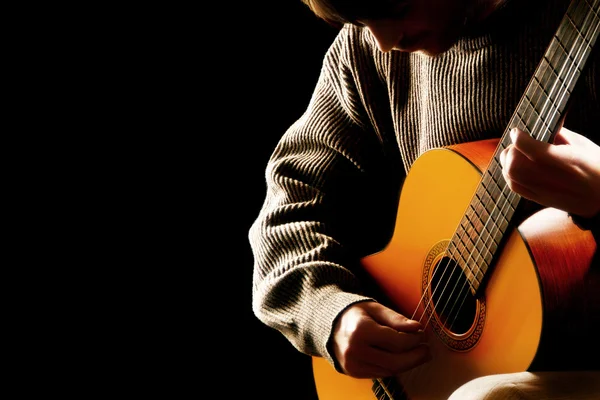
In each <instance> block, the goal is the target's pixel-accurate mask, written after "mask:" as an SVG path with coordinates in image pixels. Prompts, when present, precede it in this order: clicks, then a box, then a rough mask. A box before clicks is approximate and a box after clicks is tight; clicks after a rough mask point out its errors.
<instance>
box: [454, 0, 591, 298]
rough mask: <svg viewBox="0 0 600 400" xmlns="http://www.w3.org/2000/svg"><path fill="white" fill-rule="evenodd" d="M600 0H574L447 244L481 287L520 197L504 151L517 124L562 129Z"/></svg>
mask: <svg viewBox="0 0 600 400" xmlns="http://www.w3.org/2000/svg"><path fill="white" fill-rule="evenodd" d="M599 10H600V0H573V1H572V2H571V4H570V5H569V8H568V9H567V12H566V14H565V16H564V17H563V19H562V21H561V23H560V25H559V28H558V29H557V31H556V33H555V35H554V37H553V39H552V41H551V43H550V44H549V46H548V48H547V50H546V52H545V54H544V56H543V58H542V60H541V62H540V63H539V65H538V67H537V69H536V71H535V74H534V76H533V77H532V79H531V81H530V82H529V84H528V86H527V89H526V91H525V93H524V95H523V96H522V98H521V100H520V102H519V104H518V105H517V108H516V110H515V112H514V114H513V116H512V118H511V120H510V123H509V124H508V126H507V128H506V130H505V132H504V135H503V136H502V138H501V139H500V142H499V145H498V148H497V149H496V152H495V154H494V157H492V159H491V161H490V164H489V166H488V168H487V169H486V171H484V172H483V175H482V178H481V181H480V183H479V185H478V187H477V189H476V191H475V194H474V196H473V198H472V200H471V203H470V204H469V206H468V208H467V210H466V212H465V214H464V216H463V218H462V220H461V222H460V225H459V227H458V229H457V230H456V232H455V234H454V236H453V237H452V239H451V241H450V244H449V246H448V254H449V255H450V256H451V257H452V258H453V259H454V260H455V261H456V262H457V263H458V264H459V265H460V266H461V267H462V269H463V270H464V271H465V273H466V276H467V279H468V281H469V283H470V285H471V290H472V292H473V293H475V292H477V290H478V289H479V287H480V285H481V283H482V282H483V281H484V279H485V277H486V273H487V272H488V271H489V270H490V267H491V265H492V263H493V261H494V259H495V258H494V257H495V255H496V253H497V250H498V248H499V246H500V245H501V242H502V239H503V237H504V234H505V233H506V231H507V229H508V228H509V226H510V223H511V219H512V217H513V216H514V214H515V211H516V209H517V206H518V205H519V203H520V201H521V196H519V195H518V194H516V193H514V192H513V191H512V190H510V188H509V187H508V186H507V185H506V183H505V181H504V178H503V176H502V170H501V166H500V158H499V157H500V153H501V152H502V151H503V150H504V149H505V148H506V147H507V146H508V145H509V144H510V143H511V140H510V136H509V133H510V130H511V128H513V127H517V128H519V129H521V130H523V131H525V132H528V133H529V134H530V135H531V136H532V137H534V138H535V139H537V140H540V141H543V142H548V143H550V142H551V141H553V140H554V135H555V134H556V132H557V130H558V129H559V128H560V124H561V121H562V119H563V116H564V115H565V111H566V109H567V105H568V103H569V99H570V97H571V94H572V93H573V90H574V88H575V85H576V84H577V81H578V78H579V76H580V75H581V72H582V70H583V68H584V66H585V63H586V61H587V59H588V57H589V55H590V53H591V51H592V48H593V47H594V45H595V43H596V39H597V38H598V32H599V31H600V16H599V13H600V11H599Z"/></svg>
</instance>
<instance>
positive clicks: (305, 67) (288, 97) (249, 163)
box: [216, 0, 337, 400]
mask: <svg viewBox="0 0 600 400" xmlns="http://www.w3.org/2000/svg"><path fill="white" fill-rule="evenodd" d="M265 3H266V2H265ZM265 3H263V2H252V3H251V4H250V3H246V2H244V4H245V5H244V6H242V7H247V10H242V11H240V12H239V13H236V15H238V18H239V20H236V21H235V26H236V30H237V31H238V35H234V37H235V39H233V40H231V41H230V42H229V45H228V46H226V47H225V49H226V50H227V55H226V56H225V60H227V62H228V65H227V70H226V71H227V74H226V77H224V78H223V84H224V85H225V86H228V85H231V89H230V90H228V93H229V94H228V95H226V96H225V98H224V104H227V106H228V109H230V110H231V117H232V118H231V122H232V123H233V126H231V127H228V128H227V132H225V133H224V135H223V140H224V141H226V145H227V143H228V142H229V141H230V140H235V141H236V143H235V149H236V152H235V153H234V154H232V157H233V158H232V160H231V163H232V164H233V165H230V166H229V167H228V168H232V169H233V171H236V172H231V174H232V175H228V176H229V177H232V176H233V174H234V173H239V172H241V173H242V175H241V176H240V177H239V178H237V179H236V180H235V181H234V182H231V181H230V182H228V185H227V188H226V194H225V197H224V198H226V199H228V200H229V201H233V202H234V203H235V204H237V206H233V207H227V210H228V211H227V212H232V211H233V213H234V214H233V215H232V216H233V218H232V219H231V221H232V223H231V225H230V226H229V228H230V231H229V233H228V234H227V237H228V238H229V239H228V240H226V242H227V247H228V249H224V253H225V254H233V255H235V256H238V257H241V258H240V260H239V261H238V262H236V263H230V262H227V263H225V264H226V265H222V266H221V267H222V268H223V276H222V279H226V280H230V281H231V283H233V284H234V287H233V288H232V289H233V290H234V291H235V292H236V293H238V294H239V296H235V300H234V301H233V302H232V303H230V304H231V306H230V308H229V310H230V311H231V312H233V313H234V314H235V322H234V324H235V331H236V332H237V333H238V334H239V335H238V336H235V335H234V336H232V335H228V334H225V335H224V337H226V338H230V339H227V340H228V343H225V344H224V348H225V349H227V350H226V351H225V353H229V355H228V356H227V361H229V362H230V363H231V364H228V363H227V362H225V363H224V364H223V365H224V368H223V372H225V371H227V372H228V373H231V372H233V374H234V375H233V376H235V377H236V378H235V380H234V381H233V382H231V384H230V385H227V383H226V382H225V385H226V386H227V392H228V393H229V394H228V395H226V396H225V397H226V398H245V397H248V398H260V399H307V400H308V399H314V398H315V392H314V386H313V385H314V384H313V380H312V370H311V365H310V362H311V359H310V357H308V356H305V355H302V354H300V353H299V352H297V351H296V349H294V348H293V347H292V345H291V344H290V343H289V342H287V340H286V339H285V338H284V337H283V336H282V335H281V334H280V333H278V332H276V331H274V330H272V329H271V328H267V327H266V326H264V325H262V323H260V322H259V321H258V319H256V317H255V316H254V314H253V313H252V309H251V301H252V298H251V284H252V283H251V282H252V262H253V259H252V254H251V252H250V247H249V244H248V239H247V235H248V229H249V227H250V224H251V223H252V222H253V221H254V218H255V217H256V215H257V213H258V211H259V208H260V206H261V203H262V201H263V199H264V193H265V184H264V169H265V166H266V162H267V158H268V157H269V155H270V153H271V152H272V150H273V148H274V146H275V144H276V142H277V140H278V139H279V137H280V136H281V135H282V134H283V132H284V131H285V129H286V128H287V127H288V126H289V125H290V124H291V123H293V122H294V121H295V120H296V119H297V118H298V117H300V115H301V113H302V112H303V111H304V109H305V108H306V106H307V105H308V101H309V99H310V96H311V94H312V90H313V88H314V86H315V83H316V80H317V77H318V74H319V70H320V67H321V62H322V57H323V55H324V54H325V51H326V49H327V47H328V46H329V45H330V43H331V41H332V40H333V37H334V35H335V34H336V33H337V31H336V30H335V29H334V28H333V27H331V26H329V25H327V24H326V23H325V22H323V21H322V20H319V19H318V18H317V17H315V16H314V15H313V14H312V13H311V12H310V10H309V9H308V8H307V7H306V6H305V5H304V4H302V3H301V1H300V0H292V1H279V2H275V5H273V4H265ZM221 50H224V49H221ZM228 56H230V57H231V58H229V57H228ZM232 137H233V138H234V139H232ZM223 168H224V171H223V172H225V173H226V174H227V173H228V172H226V171H225V169H226V168H227V167H226V166H224V167H223ZM221 239H224V238H221ZM220 259H221V260H222V261H224V260H223V258H222V257H220ZM230 268H232V269H233V270H230ZM217 319H220V318H217ZM221 320H222V319H221ZM225 320H226V321H228V322H226V323H229V324H231V323H232V322H233V320H232V319H229V318H225ZM216 334H217V335H219V332H216ZM221 339H223V338H221ZM229 340H230V342H229ZM226 376H227V375H226ZM229 376H231V375H229ZM237 380H240V381H241V382H244V383H241V382H239V383H241V385H240V384H238V383H236V381H237ZM231 390H233V391H237V392H238V396H234V395H233V394H232V393H231V392H230V391H231Z"/></svg>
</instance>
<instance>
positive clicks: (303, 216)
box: [249, 0, 600, 362]
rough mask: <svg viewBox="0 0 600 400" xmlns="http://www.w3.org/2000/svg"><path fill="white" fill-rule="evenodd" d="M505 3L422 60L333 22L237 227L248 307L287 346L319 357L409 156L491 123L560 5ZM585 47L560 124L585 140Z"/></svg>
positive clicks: (592, 69) (588, 82)
mask: <svg viewBox="0 0 600 400" xmlns="http://www.w3.org/2000/svg"><path fill="white" fill-rule="evenodd" d="M513 3H515V4H514V5H511V6H509V7H508V8H507V9H505V10H504V11H503V12H501V13H499V14H498V15H496V16H495V17H493V18H492V20H490V21H489V22H488V23H486V24H485V29H486V30H485V31H484V32H478V33H472V34H471V35H469V36H467V37H464V38H462V39H461V40H460V41H459V42H458V43H457V44H456V45H455V46H454V47H453V48H452V49H450V50H449V51H448V52H447V53H445V54H442V55H440V56H437V57H433V58H432V57H428V56H424V55H420V54H406V53H401V52H397V51H392V52H390V53H385V54H384V53H381V52H380V51H379V50H378V49H377V47H376V45H375V42H374V40H373V37H372V36H371V35H370V33H369V32H368V30H366V29H362V28H360V27H356V26H350V25H349V26H345V27H344V28H342V29H341V30H340V32H339V34H338V36H337V38H336V39H335V41H334V42H333V44H332V45H331V47H330V48H329V50H328V52H327V54H326V56H325V58H324V62H323V65H322V70H321V74H320V78H319V79H318V82H317V84H316V87H315V89H314V94H313V96H312V98H311V100H310V102H309V104H308V106H307V108H306V111H305V112H304V114H303V115H302V116H300V118H299V119H298V120H297V121H296V122H295V123H294V124H293V125H292V126H291V127H290V128H289V129H288V130H287V132H285V134H284V135H283V137H282V138H281V140H280V142H279V143H278V145H277V147H276V149H275V150H274V152H273V154H272V157H271V158H270V160H268V164H267V167H266V189H267V191H266V197H265V201H264V205H263V207H262V209H261V211H260V214H259V215H258V217H257V219H256V221H255V223H254V224H253V226H252V227H251V229H250V232H249V239H250V244H251V248H252V251H253V254H254V257H255V263H254V280H253V310H254V312H255V314H256V316H257V317H258V318H259V319H260V320H261V321H262V322H264V323H265V324H266V325H268V326H271V327H273V328H274V329H277V330H279V331H280V332H281V333H282V334H283V335H285V336H286V337H287V338H288V340H289V341H290V342H291V343H292V344H293V345H294V346H295V347H296V348H297V349H298V350H299V351H301V352H303V353H306V354H309V355H317V356H323V357H326V358H327V359H328V360H329V361H330V362H333V358H332V356H331V354H330V353H329V352H328V349H327V342H328V339H329V337H330V334H331V330H332V327H333V324H334V322H335V319H336V317H337V316H338V314H339V313H340V312H341V311H342V310H344V309H345V308H346V307H348V306H349V305H350V304H352V303H355V302H358V301H362V300H365V299H367V298H370V297H369V296H370V293H371V292H369V291H367V289H366V287H365V286H364V285H363V282H364V280H363V278H364V277H361V275H364V272H363V271H361V269H360V266H359V264H358V263H357V261H358V260H359V259H360V257H362V256H365V255H368V254H370V253H372V252H373V251H375V250H376V249H378V248H381V246H382V245H383V244H384V242H385V241H386V237H387V236H386V235H387V234H388V233H389V230H390V229H391V228H392V226H391V223H392V222H393V218H394V215H395V214H394V213H395V211H396V207H397V196H398V192H399V190H400V188H401V184H402V180H403V178H404V177H405V175H406V173H407V171H408V170H409V168H410V166H411V164H412V163H413V162H414V161H415V159H416V158H417V157H419V155H421V154H422V153H423V152H424V151H426V150H428V149H431V148H434V147H440V146H445V145H449V144H453V143H458V142H464V141H473V140H479V139H485V138H491V137H499V136H500V135H502V133H503V132H504V130H505V128H506V127H507V124H508V121H509V120H510V118H511V116H512V113H513V111H514V109H515V107H516V105H517V103H518V101H519V99H520V97H521V95H522V94H523V92H524V90H525V88H526V85H527V84H528V82H529V80H530V78H531V76H532V75H533V72H534V70H535V68H536V67H537V65H538V63H539V61H540V59H541V57H542V55H543V53H544V51H545V50H546V47H547V45H548V44H549V43H550V40H551V38H552V36H553V34H554V32H555V30H556V27H557V26H558V24H559V22H560V19H561V18H562V16H563V14H564V11H565V10H566V7H567V5H568V2H567V1H565V0H547V1H544V0H540V1H538V3H541V4H542V7H541V8H539V7H538V8H533V7H531V9H529V10H527V9H523V8H520V9H519V8H516V7H523V6H521V5H517V4H516V3H527V4H529V5H530V6H531V5H532V4H533V3H534V2H533V1H530V0H528V1H527V2H513ZM597 48H598V46H596V51H595V53H594V54H593V55H592V57H591V58H590V61H589V62H588V69H587V71H586V73H585V74H584V75H583V76H582V78H581V79H580V84H579V89H581V93H578V96H581V98H579V97H577V99H576V101H574V104H573V107H571V110H570V112H569V114H568V118H567V122H566V124H565V125H566V126H568V127H569V128H571V129H572V130H575V131H577V132H579V133H582V134H585V135H587V136H588V137H590V138H592V140H594V141H595V142H597V143H599V142H600V119H599V118H600V104H599V103H600V99H599V95H598V93H599V90H600V88H599V80H598V78H599V75H600V60H599V57H598V54H599V53H600V51H597ZM573 98H574V100H575V96H573Z"/></svg>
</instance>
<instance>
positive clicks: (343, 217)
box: [249, 30, 401, 364]
mask: <svg viewBox="0 0 600 400" xmlns="http://www.w3.org/2000/svg"><path fill="white" fill-rule="evenodd" d="M349 41H351V40H350V39H348V33H347V32H346V31H345V30H342V31H341V32H340V34H339V35H338V37H337V38H336V40H335V41H334V43H333V44H332V46H331V47H330V48H329V50H328V52H327V54H326V56H325V58H324V62H323V65H322V69H321V73H320V76H319V79H318V82H317V85H316V87H315V89H314V92H313V95H312V97H311V100H310V102H309V104H308V107H307V109H306V110H305V112H304V114H303V115H302V116H301V117H300V118H299V119H298V120H297V121H296V122H295V123H294V124H293V125H292V126H290V127H289V129H288V130H287V131H286V132H285V133H284V135H283V136H282V138H281V139H280V141H279V142H278V144H277V146H276V148H275V150H274V152H273V154H272V155H271V157H270V159H269V160H268V164H267V167H266V196H265V200H264V203H263V205H262V208H261V210H260V212H259V214H258V217H257V218H256V220H255V221H254V223H253V224H252V226H251V228H250V232H249V240H250V245H251V248H252V252H253V255H254V274H253V287H252V293H253V301H252V307H253V311H254V313H255V315H256V316H257V317H258V318H259V319H260V320H261V321H262V322H264V323H265V324H266V325H268V326H270V327H272V328H274V329H276V330H278V331H280V332H281V333H282V334H283V335H284V336H285V337H286V338H287V339H288V340H289V341H290V342H291V343H292V344H293V345H294V346H295V347H296V349H298V350H300V351H301V352H303V353H306V354H308V355H313V356H321V357H325V358H326V359H328V361H329V362H331V363H332V364H334V360H333V357H332V355H331V354H330V353H329V351H328V348H327V343H328V340H329V338H330V336H331V332H332V328H333V325H334V323H335V320H336V317H337V316H338V315H339V314H340V312H341V311H343V310H344V309H346V308H347V307H348V306H349V305H351V304H353V303H356V302H360V301H366V300H372V299H373V297H371V296H370V295H369V294H367V293H366V292H365V287H364V285H363V282H364V281H363V279H362V278H361V275H362V274H363V272H362V271H361V268H360V263H359V262H358V261H359V259H360V257H361V256H364V255H367V254H369V253H371V252H373V251H374V250H375V249H376V248H377V247H381V246H382V244H383V243H384V242H385V240H386V238H388V237H389V236H390V229H391V226H392V225H393V224H392V223H393V219H391V218H390V216H391V215H394V216H395V208H394V201H395V200H396V198H397V193H398V190H399V178H398V176H397V171H399V170H401V166H400V164H394V165H391V164H392V163H394V162H396V163H397V158H395V157H392V156H390V154H391V153H392V152H390V151H388V150H386V148H388V147H389V148H392V147H393V146H387V145H386V144H385V143H384V140H383V139H382V137H381V129H382V128H381V127H377V126H376V124H375V123H373V117H372V115H373V113H372V112H366V111H365V108H364V105H363V100H361V94H360V93H359V92H360V90H358V89H357V82H356V73H354V72H352V71H351V69H350V68H347V64H348V63H347V61H346V60H347V59H348V54H347V47H348V46H347V45H348V42H349ZM381 101H382V102H384V103H385V102H386V101H387V102H389V100H387V99H386V98H382V99H381ZM388 115H389V114H388ZM396 149H397V148H396ZM396 151H397V150H396ZM392 171H395V172H394V173H392ZM392 213H393V214H392Z"/></svg>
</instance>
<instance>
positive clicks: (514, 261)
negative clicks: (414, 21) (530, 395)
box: [313, 140, 600, 400]
mask: <svg viewBox="0 0 600 400" xmlns="http://www.w3.org/2000/svg"><path fill="white" fill-rule="evenodd" d="M496 143H497V140H489V141H482V142H473V143H467V144H462V145H457V146H454V147H453V148H448V149H436V150H431V151H429V152H427V153H425V154H424V155H423V156H421V157H420V158H419V159H418V160H417V161H416V162H415V164H414V165H413V167H412V169H411V172H410V174H409V175H408V177H407V179H406V181H405V183H404V186H403V189H402V193H401V198H400V202H399V208H398V215H397V220H396V221H397V226H396V228H395V231H394V234H393V237H392V240H391V241H390V242H389V244H388V246H387V247H386V248H385V249H384V250H382V251H381V252H379V253H376V254H373V255H371V256H369V257H366V258H365V259H363V260H362V261H363V266H364V267H365V268H366V270H367V271H368V272H369V273H370V274H371V275H372V276H373V278H374V279H375V280H376V281H377V282H378V284H379V286H380V288H381V289H382V290H383V292H384V293H385V294H386V295H387V296H388V297H389V299H390V300H391V301H392V302H393V303H394V304H396V305H398V307H397V309H398V310H399V311H400V312H401V313H403V314H404V315H407V316H412V315H413V312H414V311H415V310H417V311H416V315H417V316H421V315H428V312H427V311H426V310H425V305H426V304H427V303H426V304H424V302H423V301H421V297H422V296H423V294H424V293H425V299H431V298H432V296H431V292H433V291H434V290H435V286H434V285H431V286H430V285H428V283H429V282H431V281H432V276H434V270H435V269H438V270H440V271H442V268H443V267H444V266H445V263H444V262H441V263H439V264H438V265H437V266H436V262H439V261H440V259H441V258H442V257H443V256H444V255H446V254H447V251H448V250H447V248H448V241H449V240H450V238H451V237H452V235H453V234H454V233H455V231H456V229H457V226H458V225H459V224H460V221H461V217H463V213H464V212H465V209H466V208H467V206H468V204H469V202H470V201H471V200H472V195H473V193H474V191H475V189H476V187H477V184H478V183H479V182H480V179H481V170H482V168H481V166H482V165H483V164H484V160H486V159H489V158H490V154H492V152H493V150H494V148H495V145H496ZM486 154H487V157H486ZM505 236H506V238H507V239H506V242H505V244H504V245H503V248H502V251H501V254H500V255H499V256H498V259H497V263H496V264H495V265H494V267H493V273H492V274H491V275H490V277H489V281H488V282H487V285H486V286H485V290H484V291H483V292H482V293H480V294H476V295H473V293H472V291H471V290H469V299H468V301H466V302H465V303H464V304H468V311H467V313H466V317H467V318H468V319H470V323H466V324H465V323H463V324H462V325H461V326H462V329H460V330H459V331H458V332H457V331H456V329H448V327H447V326H446V325H447V324H445V322H444V315H443V314H444V312H442V309H443V302H441V304H439V305H434V306H433V307H431V306H429V307H428V308H429V309H430V311H431V309H432V308H433V309H437V308H439V310H437V312H434V316H433V317H432V318H431V321H430V322H429V324H428V326H427V329H426V332H427V335H428V339H429V343H430V346H431V351H432V354H433V360H432V361H430V362H429V363H427V364H426V365H423V366H421V367H417V368H416V369H414V370H412V371H410V373H406V374H402V375H401V376H399V377H396V379H394V380H391V381H390V380H388V382H383V381H375V382H373V381H372V380H370V379H354V378H350V377H348V376H346V375H343V374H339V373H338V372H336V371H335V370H334V369H333V368H332V367H331V366H330V365H329V364H328V363H327V362H326V361H325V360H323V359H321V358H313V368H314V371H313V372H314V376H315V384H316V387H317V392H318V396H319V399H322V400H328V399H330V400H334V399H348V400H352V399H365V400H366V399H375V398H380V399H383V398H389V399H402V398H408V399H411V400H413V399H414V400H425V399H427V400H441V399H447V397H448V396H449V395H450V394H451V393H452V391H453V390H455V389H456V388H458V387H459V386H460V385H461V384H463V383H465V382H466V381H468V380H471V379H473V378H476V377H480V376H483V375H488V374H493V373H503V372H516V371H525V370H528V369H530V367H532V366H534V364H535V363H536V362H537V363H538V365H539V368H541V369H553V368H554V367H555V365H554V364H558V363H559V362H560V363H562V364H563V365H562V367H563V368H565V366H571V367H572V368H578V365H577V363H578V362H579V361H578V360H579V359H581V356H582V354H589V353H590V352H596V354H600V348H599V347H598V345H597V344H595V342H594V341H592V338H593V335H592V333H591V332H590V327H591V324H593V323H596V324H597V323H598V322H597V321H598V315H600V268H599V266H598V265H597V263H596V262H594V263H593V262H592V260H593V257H594V255H595V253H596V251H597V245H596V241H595V239H594V237H593V235H592V234H591V232H590V231H583V230H581V229H579V228H578V227H576V226H575V225H574V224H573V223H572V222H571V220H570V218H569V217H568V215H566V213H564V212H562V211H559V210H556V209H550V208H546V209H543V210H540V211H538V212H536V213H534V214H533V215H531V216H530V217H528V218H526V219H525V220H524V221H523V222H522V223H520V224H519V225H518V227H517V228H514V229H509V230H508V231H507V234H506V235H505ZM593 265H595V266H593ZM461 271H462V270H461ZM438 290H439V289H438ZM428 292H429V293H428ZM426 301H427V300H426ZM400 305H401V306H400ZM430 311H429V312H430ZM438 312H439V314H440V315H438ZM596 326H597V325H596ZM596 342H597V341H596ZM536 360H537V361H536ZM384 389H385V390H387V391H388V392H389V393H388V394H385V393H384ZM382 395H383V397H382ZM402 396H405V397H402Z"/></svg>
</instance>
